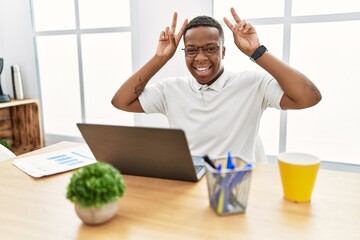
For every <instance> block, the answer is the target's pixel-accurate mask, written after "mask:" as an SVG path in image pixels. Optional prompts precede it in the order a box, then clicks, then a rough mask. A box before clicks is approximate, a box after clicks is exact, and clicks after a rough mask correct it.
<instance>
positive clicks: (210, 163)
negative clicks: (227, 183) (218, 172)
mask: <svg viewBox="0 0 360 240" xmlns="http://www.w3.org/2000/svg"><path fill="white" fill-rule="evenodd" d="M203 159H204V161H205V162H206V163H207V164H209V165H210V166H211V167H212V168H214V169H216V166H215V164H214V163H213V161H211V160H210V158H209V156H208V155H205V156H203Z"/></svg>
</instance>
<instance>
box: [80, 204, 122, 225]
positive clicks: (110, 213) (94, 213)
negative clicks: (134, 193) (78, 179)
mask: <svg viewBox="0 0 360 240" xmlns="http://www.w3.org/2000/svg"><path fill="white" fill-rule="evenodd" d="M117 210H118V203H117V201H115V202H111V203H108V204H107V205H105V206H104V207H102V208H83V207H81V206H80V205H78V204H75V211H76V214H77V215H78V216H79V218H80V219H81V220H82V221H83V222H84V223H85V224H88V225H98V224H102V223H104V222H107V221H109V220H110V219H111V218H113V217H114V216H115V215H116V212H117Z"/></svg>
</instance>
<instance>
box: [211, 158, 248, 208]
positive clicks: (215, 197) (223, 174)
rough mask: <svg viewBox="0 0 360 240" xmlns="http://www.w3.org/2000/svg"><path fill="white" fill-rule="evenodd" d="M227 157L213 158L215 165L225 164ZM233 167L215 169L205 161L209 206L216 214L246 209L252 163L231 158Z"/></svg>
mask: <svg viewBox="0 0 360 240" xmlns="http://www.w3.org/2000/svg"><path fill="white" fill-rule="evenodd" d="M226 162H227V159H226V158H219V159H215V161H214V164H215V166H219V164H221V165H222V166H226ZM232 162H233V164H234V165H235V168H234V169H223V170H217V169H214V168H213V167H211V166H210V165H209V164H207V163H205V166H206V180H207V186H208V193H209V201H210V206H211V208H212V209H213V210H214V211H215V212H216V213H217V214H218V215H227V214H233V213H243V212H245V210H246V206H247V201H248V196H249V188H250V180H251V172H252V169H253V166H252V164H248V163H247V162H246V161H243V160H241V159H240V158H237V157H234V158H233V160H232Z"/></svg>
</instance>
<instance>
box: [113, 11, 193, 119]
mask: <svg viewBox="0 0 360 240" xmlns="http://www.w3.org/2000/svg"><path fill="white" fill-rule="evenodd" d="M176 22H177V13H176V12H175V13H174V16H173V20H172V24H171V28H170V27H166V29H165V31H162V32H161V33H160V38H159V43H158V47H157V50H156V54H155V56H154V57H152V58H151V59H150V60H149V61H148V62H147V63H146V64H145V65H144V66H143V67H142V68H140V69H139V70H138V71H137V72H136V73H134V74H133V75H132V76H131V77H130V78H129V79H128V80H126V81H125V83H124V84H123V85H122V86H121V87H120V88H119V90H117V92H116V93H115V95H114V97H113V99H112V100H111V103H112V104H113V105H114V107H116V108H119V109H121V110H124V111H128V112H144V110H143V108H142V107H141V104H140V102H139V99H138V97H139V96H140V94H141V93H142V92H143V90H144V88H145V86H146V84H147V83H148V82H149V81H150V79H151V78H152V77H153V76H154V75H155V74H156V73H157V72H158V71H159V70H160V69H161V68H162V67H163V66H164V65H165V64H166V63H167V61H169V60H170V59H171V58H172V57H173V56H174V54H175V51H176V49H177V46H178V45H179V42H180V39H181V37H182V35H183V33H184V30H185V27H186V25H187V22H188V20H187V19H186V20H185V21H184V23H183V25H182V27H181V29H180V30H179V32H178V34H175V30H176Z"/></svg>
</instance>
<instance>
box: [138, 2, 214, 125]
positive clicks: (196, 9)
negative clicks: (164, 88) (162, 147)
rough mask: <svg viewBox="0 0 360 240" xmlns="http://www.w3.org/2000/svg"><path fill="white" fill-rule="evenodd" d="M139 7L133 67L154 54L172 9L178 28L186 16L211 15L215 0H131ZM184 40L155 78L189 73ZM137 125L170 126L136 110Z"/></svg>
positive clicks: (168, 24) (168, 21)
mask: <svg viewBox="0 0 360 240" xmlns="http://www.w3.org/2000/svg"><path fill="white" fill-rule="evenodd" d="M131 4H133V5H135V7H136V8H133V9H137V10H136V12H134V13H133V19H132V27H133V37H134V38H133V48H134V49H133V56H134V61H133V66H134V68H133V69H134V71H136V70H137V69H138V68H139V67H141V66H142V65H143V64H145V63H146V62H147V61H148V60H149V59H150V58H151V57H152V56H153V55H154V54H155V51H156V47H157V42H158V39H159V35H160V32H161V31H162V30H164V29H165V27H167V26H171V21H172V17H173V12H174V11H176V12H177V13H178V28H177V29H179V28H180V27H181V25H182V23H183V22H184V20H185V19H186V18H188V19H189V20H190V19H192V18H194V17H196V16H198V15H210V16H211V15H212V1H209V0H196V1H194V0H181V1H179V0H151V1H149V0H132V1H131ZM182 47H183V42H182V41H181V43H180V45H179V47H178V49H177V53H176V54H175V56H174V57H173V59H171V60H170V61H169V62H168V63H167V65H166V66H165V67H164V68H163V69H162V70H161V71H160V72H158V74H156V75H155V76H154V79H153V80H154V81H155V80H156V79H159V78H161V77H166V76H177V75H178V76H182V75H188V74H189V73H188V70H187V68H186V65H185V60H184V53H183V52H182V51H181V48H182ZM135 125H143V126H159V127H161V126H168V124H167V120H166V118H165V117H163V116H162V115H158V114H149V115H146V114H136V115H135Z"/></svg>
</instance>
